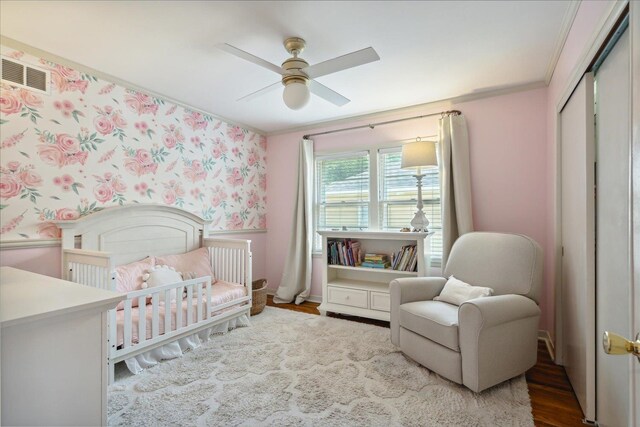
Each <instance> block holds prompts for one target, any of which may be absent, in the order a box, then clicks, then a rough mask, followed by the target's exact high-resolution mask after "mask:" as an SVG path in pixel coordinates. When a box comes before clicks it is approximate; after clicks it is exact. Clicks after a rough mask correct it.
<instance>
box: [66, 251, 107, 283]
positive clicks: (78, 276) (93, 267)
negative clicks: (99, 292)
mask: <svg viewBox="0 0 640 427" xmlns="http://www.w3.org/2000/svg"><path fill="white" fill-rule="evenodd" d="M62 257H63V263H62V265H63V272H62V276H63V277H62V278H63V279H65V280H69V281H70V282H75V283H81V284H83V285H87V286H91V287H93V288H100V289H106V290H109V291H115V290H116V279H115V275H114V274H113V269H114V265H113V262H112V259H111V254H110V253H109V252H100V251H87V250H83V249H63V250H62Z"/></svg>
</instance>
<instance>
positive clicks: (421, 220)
mask: <svg viewBox="0 0 640 427" xmlns="http://www.w3.org/2000/svg"><path fill="white" fill-rule="evenodd" d="M428 225H429V220H428V219H427V216H426V215H425V214H424V212H422V209H418V211H417V212H416V214H415V215H414V216H413V219H412V220H411V226H412V227H413V231H424V232H425V233H426V232H427V231H429V230H427V226H428Z"/></svg>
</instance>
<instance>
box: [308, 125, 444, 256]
mask: <svg viewBox="0 0 640 427" xmlns="http://www.w3.org/2000/svg"><path fill="white" fill-rule="evenodd" d="M421 138H422V139H423V140H428V139H433V136H427V137H421ZM411 141H415V139H414V138H412V139H408V140H402V141H392V142H385V143H379V144H373V145H366V146H354V147H351V148H350V149H348V150H345V149H335V150H320V151H315V152H314V153H313V172H314V173H313V175H314V176H313V196H312V197H313V233H314V238H313V242H314V247H313V250H312V254H313V256H316V257H319V256H321V255H322V248H321V247H320V245H316V242H317V241H318V240H317V231H318V219H319V214H320V203H319V199H318V196H319V194H318V190H319V183H318V180H317V177H316V171H317V162H318V160H328V159H339V158H340V157H349V156H351V155H354V154H357V153H364V152H367V153H368V155H369V206H368V208H369V225H368V229H367V230H369V231H380V230H382V217H381V216H380V215H381V214H382V213H381V201H380V190H381V188H380V185H379V184H380V181H381V177H380V171H379V166H380V154H381V153H380V151H381V150H383V151H388V150H393V149H398V148H401V147H402V145H404V144H406V143H407V142H411ZM441 188H442V187H441ZM440 203H442V193H441V195H440ZM407 225H408V224H407ZM440 230H441V229H440Z"/></svg>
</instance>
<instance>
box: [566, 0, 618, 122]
mask: <svg viewBox="0 0 640 427" xmlns="http://www.w3.org/2000/svg"><path fill="white" fill-rule="evenodd" d="M628 3H629V0H623V1H616V2H613V3H612V4H611V6H610V8H609V11H608V13H606V14H605V15H604V16H603V18H602V20H601V21H600V23H599V24H598V25H597V26H596V31H595V32H594V33H593V34H592V35H591V39H590V40H589V42H588V43H587V44H586V46H585V49H584V50H583V51H582V53H581V55H580V59H579V60H578V63H577V65H576V66H575V67H574V69H573V71H572V72H571V74H570V77H569V80H568V83H567V84H566V85H565V88H564V90H563V91H562V92H561V93H562V95H561V96H560V98H559V99H558V100H557V102H556V111H558V112H560V111H561V110H562V108H563V107H564V104H566V102H567V101H568V100H569V97H570V96H571V93H572V92H573V89H575V87H576V86H577V85H578V83H579V82H580V79H581V78H582V75H583V74H584V73H585V72H586V71H587V67H588V66H589V64H591V61H593V59H594V57H595V56H596V54H597V53H598V50H600V47H601V46H602V44H603V43H604V41H605V40H606V38H607V36H608V35H609V33H610V32H611V30H612V29H613V27H614V25H615V24H616V22H617V21H618V19H619V18H620V15H621V14H622V12H624V10H625V8H626V7H627V5H628Z"/></svg>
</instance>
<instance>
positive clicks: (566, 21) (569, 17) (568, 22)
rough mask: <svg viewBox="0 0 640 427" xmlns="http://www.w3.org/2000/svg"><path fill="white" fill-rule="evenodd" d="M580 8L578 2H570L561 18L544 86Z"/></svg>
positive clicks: (577, 0) (553, 69) (556, 63)
mask: <svg viewBox="0 0 640 427" xmlns="http://www.w3.org/2000/svg"><path fill="white" fill-rule="evenodd" d="M579 8H580V1H579V0H571V2H570V3H569V7H568V8H567V10H566V11H565V14H564V18H562V25H561V26H560V34H558V40H557V41H556V47H555V50H554V52H553V56H552V57H551V60H550V61H549V65H548V66H547V74H546V76H545V78H544V82H545V84H547V85H548V84H549V82H550V81H551V78H552V77H553V72H554V71H555V70H556V65H558V59H560V54H561V53H562V49H564V44H565V43H566V42H567V37H568V36H569V31H571V27H572V26H573V21H574V20H575V19H576V15H577V14H578V9H579Z"/></svg>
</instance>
